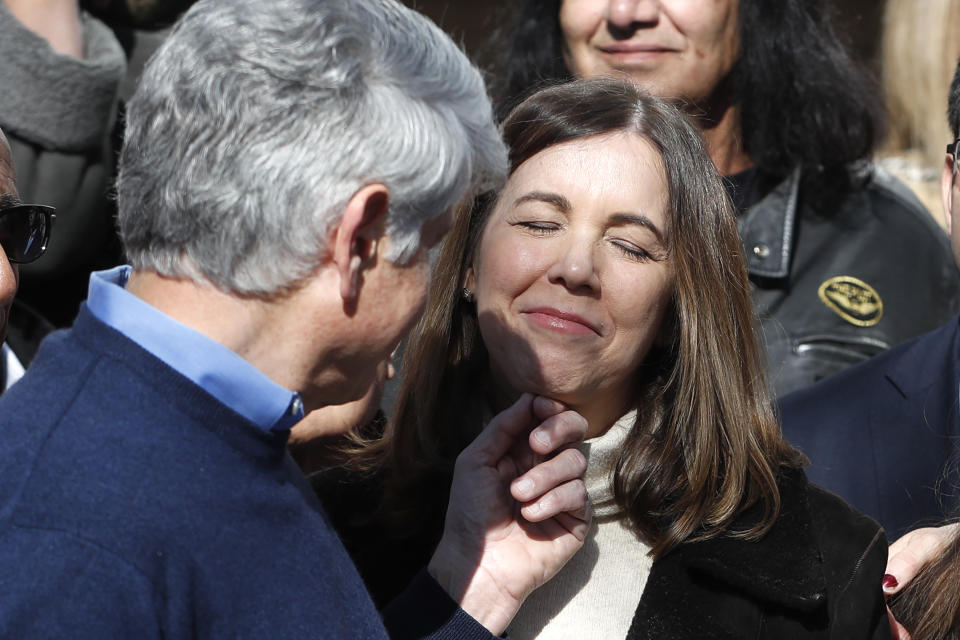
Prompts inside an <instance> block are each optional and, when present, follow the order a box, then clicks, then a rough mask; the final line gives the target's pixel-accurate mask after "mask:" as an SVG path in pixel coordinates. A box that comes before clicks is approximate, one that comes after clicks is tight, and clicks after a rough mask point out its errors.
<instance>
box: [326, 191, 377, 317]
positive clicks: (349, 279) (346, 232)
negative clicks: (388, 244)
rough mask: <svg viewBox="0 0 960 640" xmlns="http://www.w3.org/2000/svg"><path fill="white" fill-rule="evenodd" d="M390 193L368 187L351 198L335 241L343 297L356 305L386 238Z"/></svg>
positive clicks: (334, 258) (334, 257) (338, 227)
mask: <svg viewBox="0 0 960 640" xmlns="http://www.w3.org/2000/svg"><path fill="white" fill-rule="evenodd" d="M389 208H390V192H389V190H388V189H387V187H386V186H385V185H382V184H368V185H367V186H365V187H363V188H362V189H360V190H359V191H357V192H356V193H355V194H353V197H351V198H350V201H349V202H347V206H346V207H345V208H344V210H343V216H342V217H341V218H340V222H339V224H338V225H337V227H336V230H335V234H334V238H333V262H334V264H335V265H336V267H337V272H338V273H339V275H340V297H341V298H342V299H343V300H344V302H346V303H348V306H352V304H353V303H355V302H356V300H357V298H358V297H359V296H360V287H361V285H362V283H363V271H364V270H365V269H367V268H368V267H370V266H371V265H373V264H375V262H376V260H377V250H378V246H379V243H380V240H381V239H382V238H383V233H384V226H385V223H386V218H387V211H388V210H389Z"/></svg>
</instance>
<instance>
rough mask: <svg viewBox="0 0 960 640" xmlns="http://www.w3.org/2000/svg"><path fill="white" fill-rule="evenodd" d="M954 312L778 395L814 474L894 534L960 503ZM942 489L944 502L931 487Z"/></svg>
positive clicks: (958, 334)
mask: <svg viewBox="0 0 960 640" xmlns="http://www.w3.org/2000/svg"><path fill="white" fill-rule="evenodd" d="M958 395H960V318H958V317H954V318H953V319H951V320H950V321H949V322H947V323H946V324H945V325H943V326H942V327H941V328H939V329H937V330H936V331H933V332H931V333H928V334H926V335H923V336H921V337H919V338H917V339H916V340H912V341H910V342H908V343H906V344H903V345H900V346H899V347H897V348H896V349H893V350H891V351H888V352H887V353H884V354H882V355H879V356H877V357H876V358H873V359H872V360H868V361H867V362H865V363H863V364H861V365H858V366H856V367H853V368H850V369H847V370H846V371H844V372H843V373H840V374H838V375H836V376H833V377H831V378H829V379H827V380H824V381H823V382H821V383H820V384H817V385H814V386H812V387H809V388H807V389H804V390H802V391H799V392H797V393H792V394H790V395H788V396H787V397H785V398H783V400H782V402H781V405H780V411H781V416H782V420H783V430H784V434H785V435H786V436H787V439H789V440H790V441H791V442H792V443H793V444H795V445H796V446H797V447H799V448H800V449H801V450H803V452H804V453H806V454H807V456H809V458H810V461H811V466H810V469H809V470H808V473H809V475H810V478H811V480H812V481H814V482H817V483H818V484H822V485H823V486H825V487H827V488H828V489H830V490H831V491H835V492H837V493H838V494H839V495H840V496H841V497H843V498H844V499H845V500H847V501H849V502H850V504H852V505H853V506H854V507H856V508H857V509H860V510H862V511H863V512H864V513H867V514H869V515H870V516H871V517H874V518H876V519H877V520H878V521H879V522H880V524H881V525H883V527H884V529H886V531H887V535H888V536H889V537H890V538H891V539H895V538H898V537H900V536H901V535H903V534H904V533H906V532H907V531H908V530H910V529H912V528H914V527H916V526H917V525H920V524H931V523H936V522H939V521H940V520H942V519H943V518H944V516H945V515H949V514H950V513H951V512H953V511H954V510H955V509H957V508H958V507H960V501H958V497H957V494H956V491H955V490H954V488H955V487H956V486H958V485H957V483H956V477H953V478H950V477H945V476H944V474H945V472H952V473H954V474H956V473H960V468H958V467H960V465H958V460H957V459H956V457H955V456H956V452H957V451H958V449H957V446H958V443H960V415H958V411H957V404H958ZM942 479H943V480H944V484H943V487H944V488H945V489H946V491H945V492H944V493H943V497H944V498H945V499H946V502H945V504H943V505H941V496H940V492H938V491H937V487H938V485H939V484H940V482H941V480H942Z"/></svg>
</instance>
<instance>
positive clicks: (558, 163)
mask: <svg viewBox="0 0 960 640" xmlns="http://www.w3.org/2000/svg"><path fill="white" fill-rule="evenodd" d="M667 201H668V198H667V192H666V179H665V176H664V173H663V167H662V163H661V161H660V157H659V154H658V152H657V151H655V150H654V149H653V147H652V146H650V144H649V143H648V142H646V141H645V140H643V139H642V138H640V137H639V136H637V135H635V134H631V133H614V134H608V135H601V136H595V137H591V138H585V139H580V140H575V141H572V142H568V143H564V144H558V145H555V146H552V147H549V148H547V149H545V150H544V151H541V152H540V153H538V154H536V155H535V156H533V157H532V158H530V159H528V160H527V161H526V162H524V163H523V164H522V165H520V166H519V167H518V168H517V169H516V170H515V171H514V172H513V174H512V175H511V177H510V179H509V180H508V181H507V185H506V187H505V188H504V191H503V193H502V194H501V196H500V198H499V200H498V202H497V205H496V206H495V207H494V210H493V212H492V213H491V214H490V218H489V220H488V221H487V223H486V226H485V228H484V231H483V234H482V237H481V240H480V244H479V247H478V249H477V252H476V255H475V257H474V260H473V264H472V266H471V267H470V268H469V270H468V273H467V281H466V286H467V288H469V289H470V290H472V291H474V292H475V295H476V303H477V316H478V319H479V325H480V331H481V334H482V335H483V340H484V344H485V345H486V347H487V351H488V353H489V357H490V378H491V380H495V381H499V383H500V389H499V391H500V395H501V401H500V404H503V403H504V402H506V401H507V399H509V398H512V397H516V395H518V394H519V393H520V392H523V391H529V392H532V393H536V394H538V395H542V396H546V397H549V398H554V399H556V400H559V401H561V402H563V403H564V404H566V405H567V406H569V407H570V408H571V409H574V410H575V411H577V412H578V413H580V414H581V415H583V416H584V417H585V418H586V419H587V421H588V423H589V425H590V429H589V432H588V437H594V436H597V435H600V434H601V433H603V432H605V431H606V430H607V429H608V428H609V427H610V426H611V425H612V424H613V423H614V422H615V421H616V420H617V419H619V418H620V417H621V416H622V415H623V414H624V413H626V411H627V410H629V408H630V405H631V402H632V401H633V399H634V397H635V384H634V379H635V374H636V371H637V370H638V369H639V367H640V365H641V363H642V362H643V360H644V358H645V357H646V355H647V352H648V351H649V349H650V347H651V345H653V343H654V341H655V340H656V339H657V336H658V334H659V331H660V326H661V324H662V321H663V318H664V315H665V313H666V310H667V308H668V306H669V300H670V296H671V293H672V287H673V272H672V268H671V261H670V259H669V255H668V252H667V245H666V240H667V239H666V232H667V222H668V217H667V216H668V213H667Z"/></svg>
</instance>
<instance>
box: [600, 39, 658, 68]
mask: <svg viewBox="0 0 960 640" xmlns="http://www.w3.org/2000/svg"><path fill="white" fill-rule="evenodd" d="M597 50H598V51H600V53H602V54H603V55H604V56H606V57H607V58H611V59H613V60H616V61H618V62H621V63H629V62H644V61H653V60H656V59H658V58H660V57H661V56H663V55H666V54H668V53H675V50H674V49H670V48H669V47H664V46H662V45H658V44H637V43H633V44H629V43H614V44H609V45H603V46H600V47H597Z"/></svg>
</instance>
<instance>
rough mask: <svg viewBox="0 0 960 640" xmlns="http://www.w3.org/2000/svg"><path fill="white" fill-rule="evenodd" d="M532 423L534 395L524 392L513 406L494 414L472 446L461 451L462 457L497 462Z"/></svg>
mask: <svg viewBox="0 0 960 640" xmlns="http://www.w3.org/2000/svg"><path fill="white" fill-rule="evenodd" d="M532 423H533V396H532V395H531V394H529V393H524V394H523V395H521V396H520V398H519V399H517V401H516V402H514V403H513V404H512V405H511V406H509V407H508V408H506V409H504V410H503V411H501V412H500V413H498V414H497V415H496V416H494V418H493V420H491V421H490V423H489V424H488V425H487V426H486V427H485V428H484V430H483V431H481V432H480V435H479V436H477V438H476V439H475V440H474V441H473V442H472V443H470V446H468V447H467V448H466V449H464V450H463V451H462V452H461V453H460V457H464V456H469V457H474V456H476V457H477V459H478V460H479V461H481V462H484V463H488V462H491V461H493V462H496V461H498V460H499V459H500V458H501V457H503V455H504V454H505V453H506V452H507V451H508V450H509V449H510V447H511V446H512V445H513V444H514V442H516V440H517V438H518V437H520V435H521V434H523V433H525V432H526V430H527V429H529V428H530V425H531V424H532Z"/></svg>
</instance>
